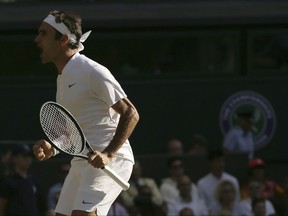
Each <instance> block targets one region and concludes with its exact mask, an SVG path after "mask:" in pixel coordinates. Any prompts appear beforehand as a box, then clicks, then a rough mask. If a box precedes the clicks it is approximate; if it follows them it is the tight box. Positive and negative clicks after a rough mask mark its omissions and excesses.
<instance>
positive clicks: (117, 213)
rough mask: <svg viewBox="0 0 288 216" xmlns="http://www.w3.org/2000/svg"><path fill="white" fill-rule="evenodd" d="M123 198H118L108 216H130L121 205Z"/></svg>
mask: <svg viewBox="0 0 288 216" xmlns="http://www.w3.org/2000/svg"><path fill="white" fill-rule="evenodd" d="M120 200H121V198H120V197H118V198H117V199H116V200H115V201H114V203H113V204H112V206H111V207H110V209H109V212H108V215H107V216H129V213H128V211H127V210H126V208H125V207H124V206H123V205H122V203H121V201H120Z"/></svg>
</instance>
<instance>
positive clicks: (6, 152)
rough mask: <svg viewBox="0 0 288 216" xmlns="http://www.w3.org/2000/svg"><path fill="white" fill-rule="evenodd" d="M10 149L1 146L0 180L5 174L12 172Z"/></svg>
mask: <svg viewBox="0 0 288 216" xmlns="http://www.w3.org/2000/svg"><path fill="white" fill-rule="evenodd" d="M11 153H12V152H11V149H9V148H6V149H5V148H2V149H1V152H0V160H1V162H0V181H2V180H3V179H4V178H5V177H6V176H8V175H10V174H11V172H12V164H11Z"/></svg>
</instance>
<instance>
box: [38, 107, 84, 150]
mask: <svg viewBox="0 0 288 216" xmlns="http://www.w3.org/2000/svg"><path fill="white" fill-rule="evenodd" d="M40 122H41V124H42V127H43V130H44V132H45V134H46V135H47V137H48V139H49V140H50V141H51V142H53V143H54V144H55V145H56V146H57V147H58V148H59V149H61V150H62V151H64V152H67V153H69V154H79V153H81V152H82V150H83V142H84V140H83V137H82V136H81V133H80V132H79V129H78V128H77V126H76V125H75V123H74V122H73V121H72V120H71V118H70V116H69V115H68V114H67V113H66V112H65V111H63V110H62V109H61V108H59V107H57V106H55V105H54V104H47V105H46V106H44V107H42V112H41V114H40Z"/></svg>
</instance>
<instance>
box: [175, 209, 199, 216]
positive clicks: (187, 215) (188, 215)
mask: <svg viewBox="0 0 288 216" xmlns="http://www.w3.org/2000/svg"><path fill="white" fill-rule="evenodd" d="M179 216H195V214H194V212H193V210H192V209H191V208H188V207H184V208H182V209H181V210H180V212H179Z"/></svg>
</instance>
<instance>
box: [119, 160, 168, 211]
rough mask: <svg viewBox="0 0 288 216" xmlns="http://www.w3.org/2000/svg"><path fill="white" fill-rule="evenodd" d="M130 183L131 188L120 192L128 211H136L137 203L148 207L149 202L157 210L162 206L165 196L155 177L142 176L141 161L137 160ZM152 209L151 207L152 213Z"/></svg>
mask: <svg viewBox="0 0 288 216" xmlns="http://www.w3.org/2000/svg"><path fill="white" fill-rule="evenodd" d="M129 183H130V187H129V189H128V190H127V191H122V193H121V194H120V196H121V200H122V203H123V205H124V206H125V208H127V209H128V211H130V212H135V206H136V204H139V205H141V207H143V206H142V204H143V205H144V206H145V208H146V204H147V203H148V204H149V205H150V204H151V205H153V208H154V207H155V209H157V210H158V209H161V208H162V205H163V198H162V195H161V193H160V190H159V188H158V186H157V184H156V182H155V180H154V179H152V178H147V177H142V169H141V165H140V162H139V161H135V164H134V167H133V171H132V175H131V178H130V180H129ZM150 201H151V203H150ZM148 204H147V205H148ZM138 209H139V208H138ZM151 211H152V210H151V207H150V213H151ZM155 211H156V210H155ZM159 211H160V210H159Z"/></svg>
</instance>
